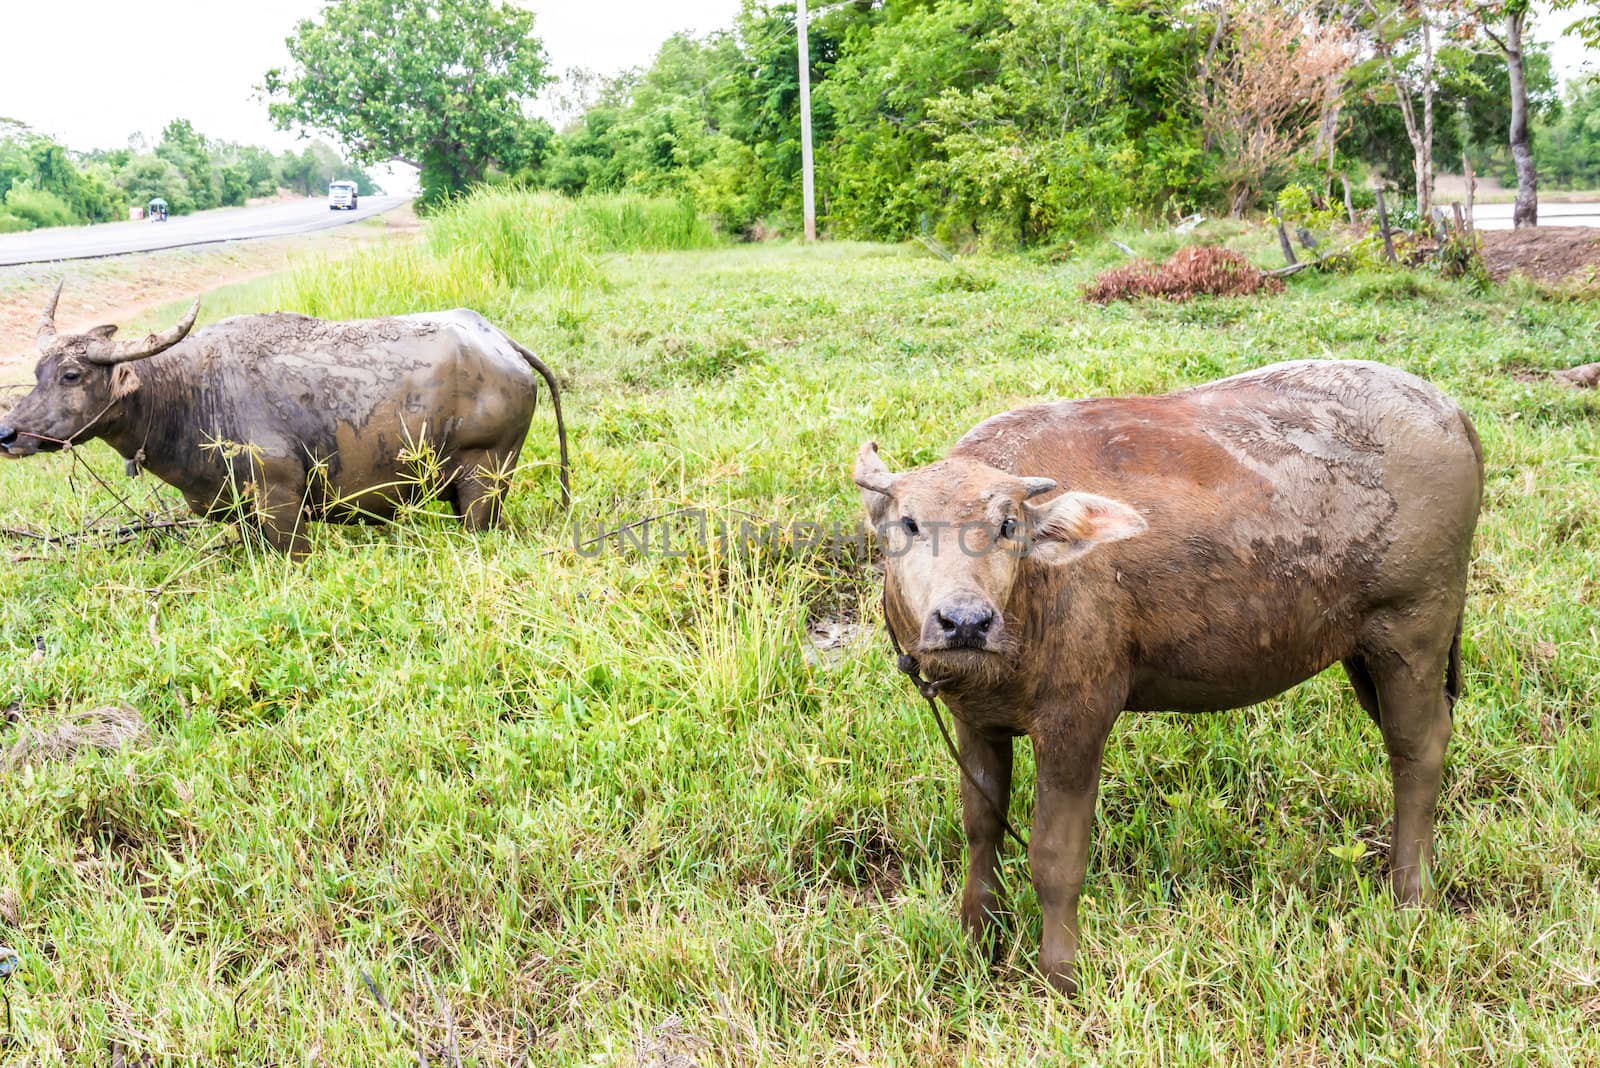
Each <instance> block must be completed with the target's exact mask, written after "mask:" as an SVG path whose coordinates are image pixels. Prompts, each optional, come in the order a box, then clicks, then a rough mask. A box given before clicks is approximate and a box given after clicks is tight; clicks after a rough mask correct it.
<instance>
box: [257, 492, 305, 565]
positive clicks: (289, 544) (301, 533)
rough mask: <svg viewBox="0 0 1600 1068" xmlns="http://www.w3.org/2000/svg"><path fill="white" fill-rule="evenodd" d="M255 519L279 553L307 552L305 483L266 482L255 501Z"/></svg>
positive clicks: (265, 537)
mask: <svg viewBox="0 0 1600 1068" xmlns="http://www.w3.org/2000/svg"><path fill="white" fill-rule="evenodd" d="M256 523H258V526H259V529H261V536H262V537H264V539H266V540H267V544H269V545H272V548H275V550H278V552H280V553H288V555H290V556H304V555H306V553H309V552H310V539H309V537H307V536H306V483H304V480H301V481H299V483H283V481H277V483H270V484H269V486H267V491H266V492H264V494H262V496H261V499H259V500H258V504H256Z"/></svg>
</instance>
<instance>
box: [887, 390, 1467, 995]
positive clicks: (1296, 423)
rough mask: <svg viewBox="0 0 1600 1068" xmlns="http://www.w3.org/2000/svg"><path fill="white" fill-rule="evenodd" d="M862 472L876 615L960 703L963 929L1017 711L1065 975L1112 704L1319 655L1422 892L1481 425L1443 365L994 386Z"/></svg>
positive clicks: (982, 900) (954, 703)
mask: <svg viewBox="0 0 1600 1068" xmlns="http://www.w3.org/2000/svg"><path fill="white" fill-rule="evenodd" d="M855 481H856V484H857V485H858V486H859V487H860V489H861V496H862V501H863V504H864V505H865V508H866V512H867V515H868V517H869V519H870V521H871V523H872V524H873V525H874V526H875V527H876V528H877V529H878V531H879V535H880V538H881V543H882V545H883V548H884V556H885V561H886V577H885V598H884V604H885V614H886V617H887V622H888V625H889V626H890V627H891V628H892V631H893V634H894V635H895V637H896V638H897V640H898V641H899V642H900V643H901V644H903V646H904V647H905V648H906V650H907V651H908V654H909V656H910V657H911V658H912V660H911V661H909V662H908V667H909V669H910V670H913V671H914V670H916V669H917V668H920V670H921V672H923V673H924V674H925V675H926V676H927V678H928V681H930V682H931V684H932V685H933V686H934V687H937V691H938V693H939V695H940V696H942V697H943V698H944V700H945V701H946V702H947V704H948V706H949V708H950V710H951V711H952V713H953V714H954V716H955V718H956V725H957V735H958V741H959V747H960V750H961V759H962V763H963V764H964V765H965V767H966V769H967V773H966V774H964V775H963V781H962V785H961V799H962V822H963V826H964V829H965V831H966V836H967V842H968V848H969V856H968V866H967V878H966V889H965V891H964V893H963V896H962V904H961V913H962V918H963V920H964V921H965V925H966V926H967V927H968V928H969V930H971V931H972V932H973V933H974V934H975V935H977V936H978V937H979V938H980V940H983V939H989V938H992V936H993V931H992V922H993V914H994V912H995V909H996V908H997V904H998V901H997V889H998V885H999V880H998V875H999V872H998V860H997V849H998V847H999V845H1000V837H1001V832H1002V828H1003V824H1002V819H1003V816H1002V814H1001V812H1000V811H999V809H1000V808H1001V806H1003V804H1004V801H1003V799H1004V798H1006V797H1007V795H1008V793H1009V790H1010V783H1011V759H1012V740H1013V738H1014V737H1016V736H1019V735H1026V736H1028V738H1029V739H1030V740H1031V741H1032V744H1033V750H1034V755H1035V759H1036V764H1037V768H1038V782H1037V793H1036V798H1035V808H1034V820H1033V830H1032V834H1031V836H1030V841H1029V843H1028V858H1029V861H1030V866H1031V868H1032V871H1033V883H1034V886H1035V888H1036V890H1037V892H1038V898H1039V904H1040V908H1041V911H1042V913H1043V919H1044V934H1043V941H1042V945H1041V947H1040V953H1039V966H1040V969H1041V971H1042V972H1043V973H1044V975H1045V976H1046V977H1047V978H1048V979H1049V980H1050V981H1051V982H1052V983H1054V984H1055V985H1056V986H1057V987H1060V988H1063V989H1068V990H1070V989H1073V988H1074V987H1075V971H1074V962H1075V959H1076V957H1077V952H1078V915H1077V913H1078V896H1079V893H1080V890H1081V888H1082V886H1083V882H1084V876H1085V871H1086V867H1087V863H1088V857H1089V841H1090V831H1091V821H1092V819H1093V814H1094V806H1095V795H1096V791H1097V789H1098V784H1099V778H1100V763H1101V755H1102V752H1103V749H1104V746H1105V743H1106V738H1107V735H1108V734H1109V733H1110V731H1111V727H1112V724H1113V723H1114V722H1115V721H1116V719H1117V717H1118V716H1119V715H1120V714H1121V713H1122V712H1123V711H1140V710H1166V711H1175V712H1204V711H1214V710H1220V709H1230V708H1238V707H1242V706H1244V705H1249V704H1252V703H1255V702H1258V701H1262V700H1265V699H1267V698H1269V697H1272V696H1273V695H1275V694H1278V693H1281V692H1283V691H1284V690H1286V689H1288V688H1289V687H1291V686H1294V685H1296V684H1297V683H1299V682H1301V681H1302V680H1304V679H1307V678H1309V677H1311V676H1312V675H1314V674H1316V673H1317V672H1319V671H1321V670H1322V669H1323V668H1325V667H1327V666H1329V665H1330V664H1332V663H1333V662H1335V661H1341V662H1342V663H1343V665H1344V669H1345V672H1346V674H1347V675H1348V676H1349V679H1350V683H1351V686H1352V687H1353V689H1354V690H1355V695H1356V698H1357V700H1358V701H1359V702H1360V704H1361V706H1362V707H1363V708H1364V709H1365V710H1366V712H1367V714H1368V715H1370V716H1371V717H1372V719H1373V721H1374V722H1375V723H1376V724H1377V725H1378V728H1379V730H1380V731H1381V733H1382V735H1383V741H1384V745H1385V746H1386V748H1387V749H1388V753H1389V763H1390V770H1391V773H1392V778H1393V783H1394V805H1395V816H1394V829H1393V845H1392V853H1391V857H1390V867H1389V870H1390V877H1391V881H1392V884H1393V889H1394V891H1395V893H1396V895H1397V896H1398V898H1399V899H1400V901H1401V902H1403V903H1405V904H1415V903H1417V902H1419V901H1420V900H1421V897H1422V895H1423V891H1424V887H1425V884H1426V881H1427V878H1428V876H1427V872H1428V870H1429V868H1430V867H1431V865H1432V860H1433V857H1432V852H1433V816H1434V806H1435V803H1436V801H1437V799H1438V794H1439V781H1440V774H1441V768H1442V765H1443V761H1444V753H1445V745H1446V743H1447V741H1448V740H1449V737H1450V727H1451V710H1452V706H1453V704H1454V702H1455V700H1456V697H1457V696H1458V695H1459V694H1460V692H1461V620H1462V608H1463V604H1464V601H1465V598H1466V592H1465V590H1466V578H1467V565H1468V557H1469V555H1470V549H1471V542H1472V535H1473V529H1474V527H1475V526H1476V524H1477V519H1478V508H1479V502H1480V499H1481V496H1482V492H1483V454H1482V450H1481V447H1480V445H1479V442H1478V437H1477V434H1476V432H1475V431H1474V429H1473V426H1472V423H1471V421H1470V420H1469V419H1468V418H1467V416H1466V415H1465V414H1464V413H1463V412H1462V411H1461V410H1460V409H1459V408H1458V407H1457V406H1456V405H1455V404H1454V403H1452V402H1451V401H1450V400H1449V399H1448V398H1447V397H1445V396H1444V395H1442V394H1441V393H1440V392H1439V391H1438V390H1436V389H1434V388H1433V387H1432V386H1430V385H1428V384H1427V383H1426V382H1423V381H1422V380H1420V379H1418V378H1414V377H1413V376H1411V375H1409V374H1406V373H1403V372H1401V371H1398V370H1394V369H1392V368H1388V367H1384V366H1381V365H1378V364H1372V363H1356V362H1318V361H1306V362H1296V363H1284V364H1277V365H1275V366H1272V367H1267V368H1263V369H1262V370H1259V371H1254V372H1251V373H1249V374H1242V375H1238V376H1236V377H1233V378H1228V379H1224V380H1222V381H1219V382H1215V383H1212V384H1210V385H1205V386H1200V387H1198V388H1194V389H1188V390H1184V391H1182V392H1178V393H1173V394H1169V395H1167V396H1162V397H1127V398H1107V399H1094V400H1076V401H1062V402H1059V403H1054V404H1041V405H1037V406H1033V407H1027V408H1021V409H1018V410H1016V411H1012V412H1007V413H1005V414H1003V415H999V416H996V417H995V418H993V419H990V420H988V421H987V422H984V423H982V424H980V425H979V426H977V427H976V428H974V429H973V430H972V431H971V432H969V433H968V434H967V435H966V436H965V437H963V438H962V439H961V440H960V441H959V442H958V443H957V444H956V446H955V448H954V449H952V450H951V451H950V453H949V455H948V456H947V457H946V458H945V459H944V460H941V461H939V462H937V463H934V464H930V465H929V466H927V467H923V468H920V469H918V470H914V471H907V472H905V473H903V474H898V475H897V474H892V473H890V471H889V470H888V468H887V467H886V466H885V465H884V463H883V461H882V460H881V459H880V458H879V456H878V453H877V447H876V445H874V444H871V443H868V444H867V445H865V446H863V447H862V449H861V452H860V455H859V456H858V458H857V460H856V466H855ZM990 799H993V800H994V803H991V800H990Z"/></svg>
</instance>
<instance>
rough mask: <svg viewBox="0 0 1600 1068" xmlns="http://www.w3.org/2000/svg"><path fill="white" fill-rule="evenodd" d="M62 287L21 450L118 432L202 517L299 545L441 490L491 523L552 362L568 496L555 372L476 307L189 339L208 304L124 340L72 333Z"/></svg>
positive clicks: (7, 447)
mask: <svg viewBox="0 0 1600 1068" xmlns="http://www.w3.org/2000/svg"><path fill="white" fill-rule="evenodd" d="M60 296H61V290H60V288H59V287H58V288H57V289H56V292H55V295H54V296H52V297H51V298H50V302H49V304H48V306H47V307H46V308H45V313H44V318H43V320H42V322H41V323H40V326H39V339H38V340H39V349H40V352H41V353H42V357H41V358H40V360H39V363H38V367H37V369H36V370H35V372H34V374H35V385H34V389H33V392H31V393H29V394H28V395H27V396H26V397H24V398H23V399H22V400H21V401H19V402H18V403H17V405H16V407H15V408H13V409H12V410H11V411H10V412H9V413H7V414H6V415H5V416H4V420H3V423H4V425H0V451H4V452H5V453H6V454H7V455H8V456H12V457H19V456H28V455H31V454H32V453H35V452H41V451H47V450H52V449H60V448H63V447H66V446H68V445H72V444H76V443H80V442H84V441H88V440H90V439H93V438H100V439H103V440H104V441H106V442H107V443H109V444H110V445H111V447H112V448H114V449H115V450H116V451H117V452H119V453H121V454H122V456H123V458H124V459H125V460H127V461H128V464H129V466H130V469H134V468H136V467H145V468H148V469H149V470H150V471H151V472H153V473H154V474H155V475H156V476H157V477H159V478H160V479H161V480H162V481H164V482H167V483H168V484H170V485H172V486H175V487H177V489H178V490H179V491H180V492H181V493H182V494H183V496H184V499H185V501H187V502H188V505H189V507H190V508H191V509H192V510H193V511H194V512H195V513H197V514H199V515H203V516H209V517H212V518H218V519H233V520H240V521H245V522H250V523H253V524H255V525H257V526H258V527H259V529H260V530H261V532H262V533H263V534H264V535H265V536H266V538H267V540H268V541H270V542H271V543H272V544H273V545H275V546H277V547H279V548H282V549H287V550H292V551H301V550H303V549H304V548H305V540H304V521H305V520H307V519H319V520H327V521H332V522H360V521H365V520H371V519H389V518H393V516H394V515H395V513H396V511H397V509H398V508H399V507H400V506H402V505H403V504H405V503H413V502H416V501H418V500H421V499H425V498H426V497H428V496H430V495H431V496H434V497H437V498H440V499H443V500H445V501H447V502H448V503H449V504H450V505H451V506H452V507H453V508H454V510H455V512H456V514H457V515H458V516H459V517H460V518H461V520H462V522H463V523H464V524H465V525H466V526H467V528H468V529H471V530H478V529H482V528H484V527H488V526H492V525H495V524H497V523H498V522H499V521H500V518H501V512H502V505H503V502H504V499H505V494H506V490H507V488H508V486H509V483H510V479H511V475H512V473H513V471H514V469H515V468H516V465H517V457H518V454H519V453H520V452H521V450H522V443H523V439H524V438H525V437H526V436H527V433H528V425H529V422H530V420H531V419H532V418H533V411H534V402H535V397H536V387H537V380H536V379H535V378H534V372H535V371H537V372H538V374H539V375H541V376H542V377H543V378H544V380H545V382H546V383H548V385H549V388H550V396H551V401H552V405H553V406H554V408H555V414H556V428H557V433H558V436H559V439H560V450H561V470H560V478H561V490H562V499H563V502H564V503H565V502H567V501H568V499H569V498H568V494H569V483H568V464H567V439H566V427H565V425H564V423H563V421H562V417H561V395H560V390H559V387H558V386H557V383H556V379H555V376H554V375H553V374H552V373H551V371H550V368H549V367H547V366H545V364H544V363H543V362H542V361H541V360H539V358H538V357H536V356H535V355H534V354H533V353H531V352H529V351H528V350H527V349H525V348H523V347H522V346H521V345H519V344H518V343H517V342H516V341H513V340H512V339H511V338H509V337H507V336H506V335H505V334H504V333H503V332H501V331H500V330H498V329H496V328H495V327H494V326H492V325H490V323H489V322H488V321H487V320H485V319H484V318H483V317H482V316H481V315H479V314H477V313H476V312H472V311H467V310H465V309H456V310H454V311H446V312H439V313H436V314H421V315H405V316H399V317H397V318H391V319H368V320H362V321H359V322H324V321H322V320H318V319H311V318H307V317H306V316H303V315H290V314H282V313H280V314H272V315H247V316H241V317H238V318H234V319H226V320H224V321H222V322H219V323H217V324H215V325H213V326H209V327H206V328H205V329H203V330H200V331H197V332H194V333H191V332H190V331H191V328H192V327H193V325H194V320H195V316H196V315H197V314H198V313H199V308H200V303H199V301H196V302H195V304H194V306H193V307H191V308H190V309H189V313H188V315H186V316H185V317H184V319H183V321H182V322H180V323H178V324H177V325H176V326H174V327H173V328H172V329H170V330H167V331H165V332H163V333H158V334H151V335H150V336H149V337H146V338H143V339H140V340H134V341H116V340H113V335H114V334H115V333H116V327H114V326H102V327H96V328H95V329H93V330H90V331H89V332H88V333H85V334H77V335H70V336H69V335H62V334H58V333H57V332H56V327H55V312H56V305H57V302H58V301H59V299H60Z"/></svg>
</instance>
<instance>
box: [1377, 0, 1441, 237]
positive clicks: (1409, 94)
mask: <svg viewBox="0 0 1600 1068" xmlns="http://www.w3.org/2000/svg"><path fill="white" fill-rule="evenodd" d="M1366 11H1367V13H1368V15H1369V16H1370V17H1371V20H1372V22H1371V32H1372V44H1373V48H1374V49H1375V51H1376V52H1377V53H1378V56H1379V58H1380V60H1381V61H1382V63H1383V67H1384V70H1385V71H1386V72H1387V73H1388V76H1389V83H1390V85H1391V87H1392V88H1393V90H1394V102H1395V104H1396V106H1397V107H1399V109H1400V115H1401V118H1403V119H1404V120H1405V127H1406V139H1407V140H1408V141H1410V142H1411V160H1412V163H1411V165H1412V169H1413V171H1414V173H1415V177H1416V190H1417V214H1418V215H1420V216H1422V217H1423V218H1424V219H1426V218H1428V216H1429V215H1430V214H1431V212H1432V210H1433V103H1434V94H1435V92H1436V90H1437V88H1438V83H1437V72H1438V44H1437V39H1436V33H1435V30H1436V27H1435V21H1436V19H1437V14H1436V12H1435V11H1434V10H1433V9H1432V7H1431V6H1430V5H1429V3H1428V0H1367V4H1366ZM1408 37H1410V38H1412V39H1413V40H1414V46H1413V54H1412V55H1410V56H1402V55H1399V54H1398V53H1399V52H1400V51H1401V49H1402V47H1403V46H1404V44H1405V43H1406V39H1407V38H1408ZM1418 100H1420V102H1421V105H1422V107H1421V116H1420V117H1419V116H1418V114H1417V107H1416V106H1415V102H1416V101H1418Z"/></svg>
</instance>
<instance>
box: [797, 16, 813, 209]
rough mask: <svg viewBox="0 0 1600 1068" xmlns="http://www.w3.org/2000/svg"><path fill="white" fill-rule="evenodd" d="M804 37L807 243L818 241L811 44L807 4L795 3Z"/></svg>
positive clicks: (802, 162)
mask: <svg viewBox="0 0 1600 1068" xmlns="http://www.w3.org/2000/svg"><path fill="white" fill-rule="evenodd" d="M795 28H796V29H797V30H798V31H799V35H800V173H801V188H802V196H803V198H804V200H805V213H806V240H807V241H815V240H816V239H817V179H816V173H815V169H816V168H815V163H814V162H813V160H812V158H811V42H810V41H809V40H808V39H807V37H806V0H795Z"/></svg>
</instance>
